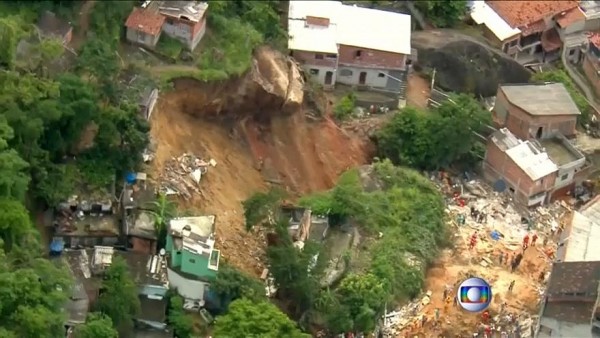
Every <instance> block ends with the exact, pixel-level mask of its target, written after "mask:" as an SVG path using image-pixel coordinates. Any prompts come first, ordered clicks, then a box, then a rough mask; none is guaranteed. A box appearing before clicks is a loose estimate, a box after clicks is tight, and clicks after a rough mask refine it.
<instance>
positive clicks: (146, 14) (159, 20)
mask: <svg viewBox="0 0 600 338" xmlns="http://www.w3.org/2000/svg"><path fill="white" fill-rule="evenodd" d="M164 22H165V17H163V16H162V15H160V14H158V13H156V12H152V11H148V10H144V9H142V8H134V9H133V11H132V12H131V14H129V17H128V18H127V21H126V22H125V27H127V28H131V29H135V30H138V31H140V32H143V33H146V34H150V35H152V36H156V35H158V33H160V30H161V28H162V25H163V23H164Z"/></svg>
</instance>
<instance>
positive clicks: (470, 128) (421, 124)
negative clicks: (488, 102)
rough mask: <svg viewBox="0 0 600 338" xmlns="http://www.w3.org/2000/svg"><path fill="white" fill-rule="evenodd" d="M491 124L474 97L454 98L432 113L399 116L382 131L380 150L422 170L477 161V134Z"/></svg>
mask: <svg viewBox="0 0 600 338" xmlns="http://www.w3.org/2000/svg"><path fill="white" fill-rule="evenodd" d="M490 123H491V116H490V113H489V112H488V111H486V110H485V109H484V108H483V107H482V106H481V105H480V104H479V103H478V102H477V101H476V100H475V99H474V98H472V97H470V96H468V95H464V94H460V95H451V97H450V100H447V101H445V102H444V103H442V104H441V106H440V107H438V108H434V109H432V110H431V111H430V112H423V111H418V110H416V109H414V108H410V107H409V108H406V109H404V110H403V111H402V112H401V113H400V114H397V115H395V116H394V117H393V118H392V120H391V121H390V122H389V123H388V124H386V125H385V126H384V127H383V128H382V129H381V130H380V131H379V133H378V135H377V144H378V149H379V152H380V154H381V155H383V156H384V157H387V158H389V159H390V160H392V162H394V163H397V164H402V165H408V166H411V167H416V168H419V169H437V168H440V167H445V166H448V165H450V164H453V163H455V162H457V161H461V162H465V161H469V162H473V161H474V159H473V158H472V157H473V150H475V149H477V148H476V144H477V136H476V134H475V133H479V132H481V131H482V130H483V129H484V127H485V126H486V125H488V124H490ZM481 155H482V154H481Z"/></svg>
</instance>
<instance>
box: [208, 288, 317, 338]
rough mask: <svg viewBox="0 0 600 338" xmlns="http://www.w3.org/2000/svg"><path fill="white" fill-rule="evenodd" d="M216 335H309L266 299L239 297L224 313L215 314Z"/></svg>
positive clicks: (246, 337)
mask: <svg viewBox="0 0 600 338" xmlns="http://www.w3.org/2000/svg"><path fill="white" fill-rule="evenodd" d="M214 336H215V337H229V338H238V337H239V338H249V337H256V338H258V337H261V338H262V337H264V338H280V337H289V338H308V337H310V335H308V334H304V333H302V332H301V331H300V330H299V329H298V328H297V327H296V323H294V322H293V321H292V320H291V319H289V318H288V317H287V316H286V315H285V313H283V312H281V311H280V310H279V309H278V308H277V307H276V306H275V305H273V304H271V303H269V302H267V301H253V300H250V299H245V298H241V299H238V300H235V301H233V302H232V303H231V304H230V305H229V311H228V312H227V314H225V315H223V316H220V317H217V319H216V321H215V330H214Z"/></svg>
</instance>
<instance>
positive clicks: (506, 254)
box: [504, 252, 509, 265]
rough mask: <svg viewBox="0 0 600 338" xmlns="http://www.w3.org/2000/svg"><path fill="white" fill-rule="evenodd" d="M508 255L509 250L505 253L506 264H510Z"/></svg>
mask: <svg viewBox="0 0 600 338" xmlns="http://www.w3.org/2000/svg"><path fill="white" fill-rule="evenodd" d="M508 256H509V255H508V252H507V253H505V254H504V264H506V265H508V262H509V260H508Z"/></svg>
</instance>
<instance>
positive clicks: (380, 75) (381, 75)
mask: <svg viewBox="0 0 600 338" xmlns="http://www.w3.org/2000/svg"><path fill="white" fill-rule="evenodd" d="M377 77H385V74H383V73H379V74H377Z"/></svg>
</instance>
